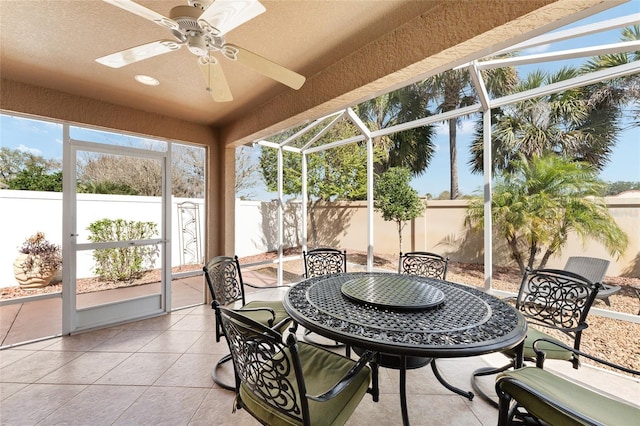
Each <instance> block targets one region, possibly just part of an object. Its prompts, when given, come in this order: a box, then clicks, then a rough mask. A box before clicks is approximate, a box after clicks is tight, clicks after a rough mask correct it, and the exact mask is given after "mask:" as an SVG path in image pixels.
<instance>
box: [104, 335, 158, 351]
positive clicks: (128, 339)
mask: <svg viewBox="0 0 640 426" xmlns="http://www.w3.org/2000/svg"><path fill="white" fill-rule="evenodd" d="M160 334H162V331H158V330H143V331H135V330H130V331H121V332H120V333H118V334H116V335H115V336H113V337H112V338H110V339H107V340H105V341H104V342H102V343H101V344H99V345H97V346H95V347H94V348H93V350H94V351H100V352H107V351H109V352H135V351H137V350H139V349H140V348H142V347H143V346H144V345H146V344H148V343H149V342H150V341H152V340H153V339H155V338H156V337H158V336H159V335H160Z"/></svg>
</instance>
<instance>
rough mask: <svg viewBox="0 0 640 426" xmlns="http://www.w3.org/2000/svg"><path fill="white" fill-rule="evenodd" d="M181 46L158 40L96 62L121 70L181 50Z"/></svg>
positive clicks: (171, 41) (104, 57) (170, 41)
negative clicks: (126, 66)
mask: <svg viewBox="0 0 640 426" xmlns="http://www.w3.org/2000/svg"><path fill="white" fill-rule="evenodd" d="M181 46H182V44H180V43H178V42H175V41H173V40H158V41H154V42H151V43H147V44H143V45H140V46H136V47H132V48H131V49H127V50H123V51H120V52H116V53H112V54H111V55H107V56H103V57H101V58H98V59H96V62H98V63H100V64H102V65H106V66H108V67H111V68H120V67H123V66H125V65H129V64H132V63H134V62H138V61H142V60H144V59H148V58H152V57H154V56H158V55H162V54H164V53H169V52H173V51H174V50H178V49H180V47H181Z"/></svg>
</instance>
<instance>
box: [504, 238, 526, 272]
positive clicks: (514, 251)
mask: <svg viewBox="0 0 640 426" xmlns="http://www.w3.org/2000/svg"><path fill="white" fill-rule="evenodd" d="M507 244H509V248H510V249H511V256H512V257H513V260H515V261H516V263H518V268H520V273H524V269H525V267H524V262H523V261H522V255H521V254H520V252H519V251H518V239H517V238H516V237H515V236H514V237H511V238H510V237H507Z"/></svg>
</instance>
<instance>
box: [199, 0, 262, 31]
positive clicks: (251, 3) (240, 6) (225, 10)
mask: <svg viewBox="0 0 640 426" xmlns="http://www.w3.org/2000/svg"><path fill="white" fill-rule="evenodd" d="M266 10H267V9H265V7H264V6H263V5H262V3H260V2H259V1H258V0H242V1H238V0H214V2H213V3H212V4H211V6H209V7H208V8H207V9H206V10H205V11H204V12H203V13H202V15H200V17H199V18H198V25H200V27H201V28H202V29H203V30H205V31H207V32H208V33H210V34H211V35H213V36H221V35H224V34H226V33H228V32H229V31H231V30H232V29H234V28H236V27H238V26H240V25H242V24H244V23H245V22H247V21H249V20H251V19H253V18H255V17H256V16H258V15H260V14H261V13H263V12H265V11H266Z"/></svg>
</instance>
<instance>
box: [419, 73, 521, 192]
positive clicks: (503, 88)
mask: <svg viewBox="0 0 640 426" xmlns="http://www.w3.org/2000/svg"><path fill="white" fill-rule="evenodd" d="M482 75H483V79H484V81H485V82H486V88H487V92H488V93H489V94H491V95H495V96H502V95H505V94H506V93H508V92H509V91H510V90H512V88H513V87H514V86H515V85H516V81H517V74H516V71H515V69H514V68H511V67H506V68H500V69H493V70H486V71H483V72H482ZM424 85H425V87H426V88H427V91H428V93H430V96H431V97H432V98H435V99H439V101H438V102H439V103H438V105H437V107H436V111H437V112H438V113H443V112H447V111H453V110H456V109H459V108H464V107H466V106H470V105H473V104H475V103H476V102H477V101H478V97H477V94H476V92H475V89H474V87H473V85H472V84H471V77H470V75H469V70H468V69H467V68H462V69H457V70H455V69H454V70H448V71H445V72H443V73H441V74H438V75H435V76H433V77H429V78H428V79H426V80H425V81H424ZM462 118H463V117H455V118H450V119H448V120H447V125H448V127H449V166H450V170H451V181H450V184H451V186H450V191H449V194H450V195H449V196H450V198H451V199H452V200H455V199H456V198H458V197H459V196H460V192H459V186H458V148H457V140H456V139H457V133H458V125H459V124H460V120H461V119H462Z"/></svg>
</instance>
